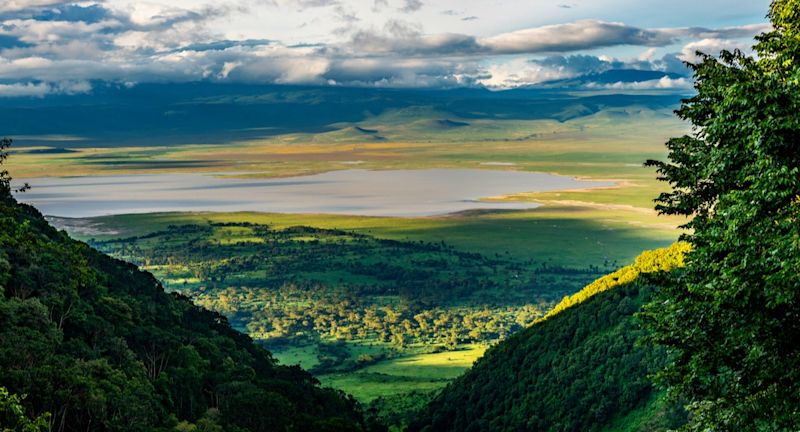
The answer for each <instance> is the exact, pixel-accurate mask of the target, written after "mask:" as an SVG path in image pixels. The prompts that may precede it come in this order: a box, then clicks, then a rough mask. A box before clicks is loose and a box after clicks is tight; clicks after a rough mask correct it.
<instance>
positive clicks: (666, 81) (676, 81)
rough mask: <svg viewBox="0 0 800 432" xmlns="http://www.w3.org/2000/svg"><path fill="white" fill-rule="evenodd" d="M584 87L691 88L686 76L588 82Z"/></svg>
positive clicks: (618, 88) (690, 82)
mask: <svg viewBox="0 0 800 432" xmlns="http://www.w3.org/2000/svg"><path fill="white" fill-rule="evenodd" d="M586 87H587V88H590V89H603V90H676V89H690V88H692V81H691V80H690V79H688V78H670V77H667V76H665V77H662V78H660V79H657V80H647V81H636V82H621V81H620V82H615V83H611V84H605V83H602V84H601V83H589V84H587V85H586Z"/></svg>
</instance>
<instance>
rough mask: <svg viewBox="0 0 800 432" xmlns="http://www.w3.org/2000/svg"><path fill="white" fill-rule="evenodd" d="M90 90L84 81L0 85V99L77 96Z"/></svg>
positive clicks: (90, 87)
mask: <svg viewBox="0 0 800 432" xmlns="http://www.w3.org/2000/svg"><path fill="white" fill-rule="evenodd" d="M91 90H92V86H91V84H89V83H88V82H86V81H62V82H56V83H43V82H40V83H32V82H28V83H14V84H0V97H44V96H46V95H48V94H70V95H72V94H78V93H88V92H90V91H91Z"/></svg>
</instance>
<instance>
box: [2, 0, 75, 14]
mask: <svg viewBox="0 0 800 432" xmlns="http://www.w3.org/2000/svg"><path fill="white" fill-rule="evenodd" d="M68 3H74V0H4V1H3V2H2V3H0V13H4V12H14V11H21V10H25V9H31V8H39V7H46V6H58V5H63V4H68Z"/></svg>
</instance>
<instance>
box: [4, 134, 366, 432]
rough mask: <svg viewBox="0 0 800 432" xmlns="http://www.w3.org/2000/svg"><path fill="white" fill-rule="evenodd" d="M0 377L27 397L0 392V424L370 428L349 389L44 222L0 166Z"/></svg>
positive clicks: (239, 430)
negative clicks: (279, 356)
mask: <svg viewBox="0 0 800 432" xmlns="http://www.w3.org/2000/svg"><path fill="white" fill-rule="evenodd" d="M7 145H8V141H3V146H2V147H0V162H2V161H3V160H4V159H5V156H6V153H5V147H7ZM0 386H2V387H5V388H6V389H8V392H9V393H10V394H20V395H22V394H24V395H27V397H25V398H24V399H23V398H21V397H16V396H10V395H9V394H6V393H5V390H2V391H0V428H6V427H11V428H15V429H16V430H28V431H35V430H36V431H38V430H42V429H36V428H39V427H40V426H41V427H44V428H45V429H44V430H48V429H50V428H52V430H56V431H78V430H81V431H84V430H106V431H159V430H160V431H168V430H203V431H228V432H246V431H252V432H256V431H307V430H320V431H359V430H367V429H369V427H368V426H367V424H366V422H365V421H364V418H363V416H362V413H361V409H360V406H359V404H358V403H357V402H356V401H355V400H354V399H353V398H352V397H350V396H347V395H345V394H343V393H342V392H340V391H336V390H333V389H323V388H320V386H319V382H318V381H317V380H316V379H315V378H314V377H312V376H311V375H310V374H309V373H307V372H306V371H303V370H301V369H300V368H299V367H297V366H291V367H287V366H282V365H279V364H277V363H276V362H275V361H274V360H273V358H272V356H271V354H270V353H269V352H268V351H266V350H265V349H263V348H261V347H259V346H257V345H256V344H254V343H253V341H252V340H251V339H250V338H249V337H247V336H246V335H244V334H242V333H239V332H237V331H235V330H234V329H233V328H231V326H230V325H229V324H228V322H227V320H226V319H225V317H223V316H221V315H219V314H217V313H214V312H210V311H208V310H205V309H203V308H201V307H199V306H196V305H194V304H192V302H191V301H189V299H188V298H187V297H184V296H181V295H177V294H168V293H166V292H164V289H163V287H162V286H161V284H160V283H159V282H158V281H157V280H156V279H155V278H154V277H153V276H152V275H151V274H149V273H146V272H143V271H141V270H139V269H138V268H136V266H134V265H132V264H128V263H125V262H123V261H119V260H115V259H113V258H110V257H108V256H106V255H103V254H101V253H99V252H97V251H96V250H94V249H92V248H90V247H89V246H88V245H86V244H85V243H81V242H78V241H75V240H72V239H70V238H69V237H68V236H67V234H66V233H65V232H63V231H56V230H55V229H54V228H53V227H51V226H50V225H49V224H48V223H47V221H46V220H45V219H44V218H43V217H42V215H41V214H40V213H39V212H38V211H37V210H36V209H34V208H33V207H31V206H28V205H24V204H19V203H17V202H16V201H15V200H14V198H13V197H12V196H11V187H10V185H9V178H8V174H7V173H5V172H4V173H2V174H0ZM48 418H49V419H50V423H49V424H47V423H48V422H47V420H46V419H48ZM26 419H35V420H32V421H31V422H30V425H28V423H29V422H28V421H27V420H26ZM41 419H45V420H41ZM42 422H44V423H45V425H44V426H42ZM20 428H22V429H20Z"/></svg>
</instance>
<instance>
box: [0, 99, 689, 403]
mask: <svg viewBox="0 0 800 432" xmlns="http://www.w3.org/2000/svg"><path fill="white" fill-rule="evenodd" d="M565 118H568V119H565V120H559V119H538V120H519V119H514V120H511V119H502V118H491V119H488V118H462V117H454V116H452V115H451V114H449V113H447V112H440V111H432V110H430V109H426V108H424V107H423V108H419V107H416V108H414V107H412V108H406V109H398V110H390V111H387V112H385V113H384V114H382V115H380V116H375V117H369V118H367V119H365V120H363V121H361V122H357V123H342V124H335V125H332V129H333V130H331V131H329V132H322V133H292V134H285V135H276V136H271V137H269V138H262V139H254V140H242V141H235V142H226V143H221V144H210V145H209V144H203V145H199V144H198V145H192V144H188V145H181V146H169V147H166V146H155V147H128V148H74V149H69V151H66V152H62V151H45V152H28V153H18V154H16V155H14V157H13V159H12V161H13V165H12V166H11V167H10V168H11V170H12V172H13V173H14V174H15V176H16V177H18V178H26V177H37V176H45V175H110V174H122V173H155V172H189V171H190V172H207V173H214V174H215V175H223V176H236V177H287V176H296V175H305V174H311V173H319V172H325V171H331V170H341V169H351V168H359V169H378V170H381V169H412V168H413V169H421V168H478V169H493V170H500V169H502V170H522V171H539V172H550V173H557V174H563V175H569V176H575V177H580V178H587V179H596V180H613V181H614V183H615V186H613V187H610V188H604V189H592V190H575V191H558V192H549V193H526V194H517V195H513V196H498V197H487V199H494V200H515V201H528V200H529V201H534V202H539V203H542V204H544V205H543V206H542V207H540V208H537V209H534V210H528V211H495V212H465V213H461V214H453V215H446V216H436V217H420V218H396V217H361V216H335V215H308V214H303V215H300V214H264V213H246V212H243V213H157V214H147V215H115V216H107V217H100V218H93V219H85V220H69V219H54V220H53V222H55V224H56V225H60V226H62V227H65V228H67V229H68V230H69V231H70V233H71V234H72V235H73V236H75V237H78V238H81V239H84V240H89V239H94V240H95V241H96V242H109V243H106V246H107V249H106V250H107V251H109V252H111V253H114V254H116V255H117V256H121V257H124V258H126V259H130V260H133V261H137V260H138V261H137V262H140V263H143V264H146V268H147V269H149V270H151V271H153V272H154V273H155V274H156V275H157V276H159V277H160V278H161V279H162V280H164V281H165V283H166V284H167V286H168V287H169V288H170V289H175V290H182V291H185V292H186V293H188V294H193V295H196V296H198V297H197V298H198V299H199V301H201V304H204V305H207V306H210V307H213V308H216V309H217V310H221V311H223V312H224V313H226V314H228V315H229V316H231V317H232V320H233V322H234V323H235V324H236V325H237V326H239V328H241V329H243V330H245V331H248V332H249V333H251V334H252V335H253V336H254V337H256V338H261V339H262V341H263V342H264V343H265V344H267V346H268V347H269V348H270V349H271V350H272V351H273V352H274V353H275V355H276V357H277V358H278V359H279V360H281V361H282V362H285V363H289V364H300V365H301V366H303V367H304V368H308V369H311V370H313V371H315V372H316V373H317V374H318V375H319V376H320V379H321V380H322V381H323V383H325V384H328V385H331V386H334V387H338V388H341V389H343V390H345V391H347V392H349V393H352V394H354V395H355V396H356V397H357V398H359V399H361V400H362V401H365V402H369V401H373V402H375V403H377V404H378V406H381V407H384V408H385V406H387V405H392V404H394V405H395V406H403V404H404V403H403V402H402V401H401V402H398V399H397V398H396V396H397V395H403V394H405V395H412V394H413V395H415V396H414V397H413V398H411V397H409V398H406V399H402V398H400V399H402V400H411V399H413V400H418V399H419V398H424V397H426V396H424V395H428V394H429V392H430V391H435V390H436V389H438V388H440V387H441V386H443V385H444V384H445V383H446V382H447V381H448V380H449V379H452V378H453V377H455V376H457V375H458V374H460V373H461V372H462V371H463V370H465V369H466V368H468V367H469V366H470V365H471V364H472V362H473V361H474V360H475V359H477V358H478V357H480V355H481V354H482V353H483V351H484V350H485V349H486V346H487V345H488V344H490V343H493V341H496V340H497V338H496V335H495V336H492V337H486V338H474V339H469V338H461V339H460V340H458V341H456V343H455V345H449V346H445V344H444V343H443V342H442V341H441V340H438V341H436V342H435V343H432V344H431V343H425V341H424V340H422V339H421V340H420V341H414V340H412V341H410V342H408V341H406V342H405V343H403V344H402V345H398V344H397V341H396V340H395V341H392V340H388V341H387V340H383V339H381V338H380V337H379V336H376V335H374V334H373V335H367V336H366V337H363V335H362V336H359V335H358V334H357V332H354V333H353V335H352V338H351V339H348V337H347V336H346V335H343V337H338V336H337V335H336V334H335V332H334V334H330V333H325V332H329V330H330V329H329V328H327V327H325V332H321V333H322V334H317V335H315V336H314V337H312V338H311V339H304V342H303V343H298V341H297V339H296V338H292V337H289V338H288V341H287V337H286V336H287V335H282V336H281V337H277V336H276V333H270V332H272V331H273V330H274V328H271V327H270V326H268V325H265V326H264V327H263V328H256V327H253V326H251V327H248V323H251V322H255V321H258V320H254V319H253V317H254V316H255V315H254V314H255V313H256V311H258V310H259V305H261V308H262V309H263V305H264V304H267V303H268V304H270V305H273V304H276V303H277V302H278V300H280V302H283V303H285V304H287V305H295V306H298V307H300V308H302V307H303V306H305V305H308V304H311V302H310V300H309V299H308V298H300V297H296V295H297V294H296V293H295V292H293V291H290V292H280V291H279V294H280V295H283V294H286V296H287V297H280V298H278V297H276V298H275V299H272V298H270V299H266V298H261V299H260V298H258V295H259V291H257V290H252V288H253V287H255V288H258V287H259V285H258V283H259V282H258V281H259V280H260V279H268V278H267V277H264V275H269V274H267V273H264V272H265V271H266V270H265V269H263V268H260V269H259V270H258V271H256V272H255V273H250V274H249V275H246V277H244V278H237V277H236V275H235V274H234V275H231V276H228V277H226V278H225V279H224V280H222V281H220V280H219V279H212V277H211V276H210V275H209V274H205V273H197V272H195V273H192V272H191V271H190V269H189V267H188V266H186V264H187V263H186V262H182V263H181V262H172V263H163V262H149V263H145V262H144V261H142V258H143V255H142V254H141V250H139V251H136V250H124V249H123V248H121V247H116V246H113V244H114V243H113V242H114V241H118V240H120V239H129V240H130V239H131V238H133V237H147V236H148V235H153V233H157V232H169V231H170V230H171V229H174V227H181V226H188V225H199V226H210V225H214V229H212V230H211V231H210V232H209V234H208V236H206V237H203V239H202V240H203V242H204V244H206V245H207V246H208V247H209V248H210V249H212V250H214V251H215V253H216V254H218V256H217V258H218V261H220V262H222V261H224V260H230V259H231V258H233V257H236V256H239V255H241V254H249V253H252V251H253V250H258V248H260V247H265V246H266V245H269V244H270V241H271V240H266V239H265V238H264V237H263V236H260V235H255V234H254V233H253V231H252V229H251V227H248V226H245V225H244V224H255V225H262V226H266V227H269V229H270V230H274V231H281V230H287V229H290V228H292V227H297V226H306V227H313V228H315V229H323V230H342V231H345V232H347V233H351V234H356V235H363V236H368V237H369V238H370V239H377V240H381V239H383V240H386V239H388V240H394V241H399V242H403V243H404V244H412V243H419V242H423V243H429V244H439V243H441V242H445V243H446V244H447V245H448V247H452V248H453V249H454V250H455V251H458V252H462V253H479V254H481V255H482V256H484V257H487V258H489V259H493V260H498V261H501V262H504V263H510V262H514V263H517V264H519V265H523V266H527V267H525V268H526V271H531V270H534V269H540V268H541V267H542V265H545V266H549V267H550V268H553V269H558V268H568V269H588V268H593V269H595V270H597V271H598V273H597V274H599V272H601V271H606V270H608V269H611V268H614V267H618V266H622V265H624V264H627V263H629V262H630V261H631V260H632V259H633V257H635V256H636V255H638V254H639V253H640V252H641V251H642V250H644V249H653V248H658V247H663V246H666V245H668V244H670V243H672V242H673V241H675V239H676V238H677V236H678V230H677V228H676V227H677V226H678V225H680V224H681V223H682V222H683V221H682V220H681V219H678V218H669V217H663V216H657V215H656V214H655V212H654V211H653V210H652V199H653V198H654V197H655V196H656V195H657V194H658V192H659V191H660V190H661V189H663V187H664V185H662V184H659V183H658V182H656V181H655V179H654V177H655V175H654V172H653V171H652V170H650V169H647V168H644V167H642V162H643V161H644V160H646V159H648V158H663V157H664V147H663V143H664V141H665V140H666V139H667V138H668V137H670V136H675V135H680V134H682V133H684V132H685V130H684V128H683V126H682V125H681V124H680V123H678V122H677V121H676V120H674V118H673V116H672V113H671V112H670V111H669V110H668V109H663V110H661V109H659V110H653V109H649V108H645V107H638V106H631V107H627V108H613V109H605V110H601V111H599V112H597V113H594V114H591V115H588V116H566V117H565ZM34 187H35V184H34ZM224 224H239V226H223V225H224ZM348 235H350V234H348ZM316 236H317V234H313V233H312V234H310V235H309V234H303V235H300V234H297V235H294V236H293V237H292V241H293V242H296V243H297V245H298V248H301V246H302V244H301V243H302V242H306V243H305V244H306V245H307V246H308V245H311V244H313V242H314V241H319V238H317V237H316ZM195 240H196V239H195ZM172 243H174V245H173V246H174V249H175V250H178V249H180V248H186V247H188V246H187V245H189V243H187V238H186V237H185V236H183V237H182V236H181V235H177V234H176V235H175V236H173V237H171V238H170V240H167V239H166V238H165V237H153V238H151V240H147V239H141V238H139V239H134V240H131V244H135V245H136V246H137V247H139V248H141V249H150V250H152V249H154V248H155V247H156V246H157V245H158V246H160V245H163V244H167V245H169V244H172ZM96 244H99V243H96ZM192 245H194V246H192V247H196V243H193V244H192ZM118 246H119V244H118ZM237 248H238V249H237ZM234 249H236V250H238V251H239V252H235V253H234V252H231V251H232V250H234ZM301 249H302V248H301ZM305 250H309V249H305ZM375 251H377V252H375ZM373 253H375V254H377V255H378V256H380V255H381V254H382V253H383V252H381V251H380V249H375V250H373ZM226 254H227V255H226ZM167 255H168V256H169V254H167ZM287 256H289V255H287ZM292 256H294V258H293V259H296V258H297V256H296V255H292ZM417 258H418V259H421V258H420V257H417ZM429 258H430V257H429ZM387 259H388V258H387ZM448 259H449V258H448ZM177 261H181V260H177ZM365 261H367V262H368V261H369V259H366V258H365ZM405 262H406V264H404V265H405V266H406V267H409V266H410V265H409V263H410V261H408V260H406V261H405ZM520 263H521V264H520ZM473 264H474V263H473ZM473 264H467V263H465V264H464V266H465V267H464V268H463V269H462V270H461V271H467V270H475V269H476V268H478V267H479V266H477V267H470V266H472V265H473ZM504 265H505V264H504ZM509 265H510V264H509ZM182 266H183V267H182ZM259 271H260V272H261V273H259ZM280 272H281V270H280V269H278V270H273V273H271V274H273V275H274V274H276V273H280ZM309 274H313V277H314V278H316V279H318V280H321V281H322V282H324V283H325V284H327V285H326V286H328V287H331V288H332V289H331V290H330V291H329V292H330V293H334V294H330V295H329V296H328V297H327V299H328V300H330V303H334V301H340V300H342V299H341V298H340V297H337V296H338V294H335V293H337V292H341V288H342V287H348V286H352V285H353V284H356V285H357V284H363V283H366V282H369V280H366V279H364V276H363V275H355V274H352V273H349V274H348V273H345V274H343V273H341V272H336V271H327V272H309ZM259 275H260V276H259ZM217 277H218V275H215V276H213V278H217ZM548 277H549V279H546V280H548V281H549V282H550V283H553V284H555V286H558V284H559V282H560V281H561V282H563V280H562V279H560V277H557V276H554V275H550V276H548ZM584 277H585V279H586V280H585V281H584V282H588V281H589V280H591V279H592V278H593V277H594V276H592V275H591V274H590V273H586V274H585V275H584ZM340 280H341V281H343V282H342V283H340V282H339V281H340ZM543 280H544V279H543ZM262 282H263V281H262ZM295 282H297V281H295ZM372 282H374V281H372ZM573 282H574V283H571V284H567V285H562V286H561V289H560V291H558V290H556V291H551V292H557V293H558V294H557V295H563V294H567V293H569V292H568V291H569V290H573V292H574V290H577V288H579V286H578V285H579V284H578V283H577V282H575V281H573ZM245 288H246V289H245ZM228 289H234V291H226V290H228ZM221 294H225V295H228V297H224V296H222V295H221ZM248 296H250V300H247V301H244V300H242V298H244V299H247V298H248ZM293 296H294V297H293ZM390 297H391V296H390ZM225 298H228V299H230V298H232V299H238V300H236V303H237V304H238V305H239V306H240V309H239V310H240V311H244V312H243V313H239V314H237V313H233V312H234V311H232V310H226V309H225V307H224V306H222V303H221V301H222V300H224V299H225ZM313 300H314V301H319V298H315V299H313ZM462 300H463V299H462ZM473 300H474V299H473ZM550 300H552V299H551V298H549V297H542V296H536V295H531V296H530V298H529V299H528V303H529V304H531V305H535V306H536V307H540V308H546V305H547V304H551V303H546V302H547V301H550ZM542 301H545V303H541V302H542ZM259 302H261V303H259ZM304 302H307V303H304ZM386 302H389V303H392V302H394V303H398V304H400V303H402V301H400V300H398V298H397V297H391V298H387V297H386V296H373V297H371V300H369V301H368V302H367V303H368V304H366V305H361V306H365V307H366V308H367V309H368V308H369V307H372V306H376V305H379V304H385V303H386ZM458 303H459V301H453V302H448V301H441V300H437V302H436V304H435V305H433V306H436V307H444V308H445V309H447V310H448V313H453V314H462V313H464V312H465V310H464V309H458V308H459V307H462V308H463V307H467V309H470V308H471V309H472V310H474V311H480V310H482V309H483V308H485V306H486V305H484V304H482V303H481V302H480V301H472V302H471V303H470V302H466V303H465V301H461V304H458ZM354 304H356V303H354ZM465 305H466V306H465ZM508 306H509V305H495V307H496V308H497V309H491V310H490V312H491V313H493V314H500V312H499V311H501V309H502V310H505V309H503V308H507V307H508ZM289 309H291V308H289ZM429 309H430V308H429ZM433 309H435V308H433ZM287 310H288V309H287ZM292 310H294V309H292ZM298 310H299V309H298ZM298 310H294V312H293V313H299V312H298ZM331 310H332V309H331ZM273 312H274V311H273ZM329 312H330V310H329ZM414 312H415V313H418V312H420V310H416V309H415V310H414ZM529 312H530V311H529ZM541 312H543V311H541ZM260 313H263V311H262V312H260ZM331 313H332V312H331ZM459 316H462V315H459ZM408 318H409V319H410V318H411V316H410V315H409V316H408ZM261 321H264V320H261ZM301 321H302V320H301ZM390 333H391V332H390ZM304 335H307V332H306V333H304ZM290 336H291V335H290ZM423 339H424V338H423ZM432 347H433V348H432ZM359 359H361V360H359ZM362 360H363V361H362ZM331 365H332V366H333V367H330V366H331ZM342 365H347V366H346V367H343V366H342ZM337 367H339V370H337ZM392 398H395V399H392ZM386 401H392V402H391V403H387V402H386ZM381 404H383V405H381ZM389 409H395V408H389Z"/></svg>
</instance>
